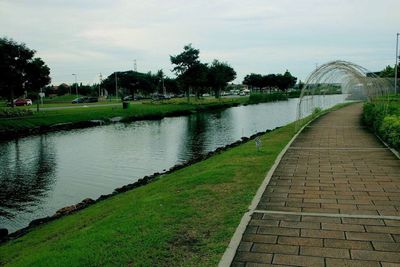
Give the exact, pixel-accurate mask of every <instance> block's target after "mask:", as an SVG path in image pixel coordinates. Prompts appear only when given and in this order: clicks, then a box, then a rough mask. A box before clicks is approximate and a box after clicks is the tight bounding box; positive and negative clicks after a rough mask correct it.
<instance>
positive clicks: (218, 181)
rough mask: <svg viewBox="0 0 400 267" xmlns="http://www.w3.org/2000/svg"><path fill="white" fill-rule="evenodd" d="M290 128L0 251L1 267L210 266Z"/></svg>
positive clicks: (38, 231)
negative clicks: (260, 144) (257, 147)
mask: <svg viewBox="0 0 400 267" xmlns="http://www.w3.org/2000/svg"><path fill="white" fill-rule="evenodd" d="M294 128H295V125H294V123H292V124H289V125H287V126H285V127H282V128H280V129H277V130H274V131H272V132H270V133H267V134H264V135H263V136H262V137H261V140H262V148H261V149H260V150H259V151H257V150H256V147H255V144H254V141H252V140H251V141H249V142H247V143H244V144H242V145H240V146H238V147H235V148H232V149H229V150H227V151H225V152H223V153H221V154H218V155H215V156H213V157H211V158H209V159H207V160H205V161H202V162H199V163H196V164H194V165H192V166H189V167H186V168H184V169H181V170H178V171H176V172H173V173H171V174H166V175H163V176H160V177H159V178H157V180H156V181H154V182H152V183H150V184H148V185H146V186H144V187H140V188H136V189H134V190H131V191H128V192H125V193H122V194H119V195H116V196H114V197H112V198H110V199H107V200H104V201H101V202H98V203H96V204H95V205H93V206H90V207H89V208H87V209H84V210H82V211H79V212H77V213H75V214H72V215H69V216H66V217H63V218H61V219H59V220H56V221H53V222H51V223H48V224H46V225H42V226H39V227H37V228H36V229H34V230H33V231H31V232H30V233H28V234H27V235H25V236H23V237H21V238H18V239H16V240H12V241H10V242H8V243H5V244H3V245H1V246H0V265H1V264H3V265H5V266H130V265H132V266H216V265H217V264H218V262H219V260H220V258H221V256H222V254H223V252H224V251H225V249H226V246H227V245H228V243H229V241H230V238H231V237H232V235H233V233H234V231H235V229H236V227H237V225H238V224H239V222H240V219H241V217H242V216H243V214H244V212H246V210H247V208H248V206H249V204H250V202H251V200H252V198H253V197H254V194H255V192H256V191H257V188H258V187H259V185H260V184H261V182H262V180H263V179H264V177H265V174H266V172H267V171H268V170H269V169H270V168H271V166H272V165H273V163H274V161H275V159H276V157H277V155H278V154H279V153H280V151H281V150H282V149H283V148H284V147H285V145H286V144H287V143H288V142H289V140H290V139H291V138H292V137H293V135H294V133H295V132H294Z"/></svg>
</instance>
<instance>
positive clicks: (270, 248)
mask: <svg viewBox="0 0 400 267" xmlns="http://www.w3.org/2000/svg"><path fill="white" fill-rule="evenodd" d="M252 251H255V252H264V253H280V254H295V255H297V254H298V253H299V246H292V245H279V244H262V243H255V244H254V245H253V248H252Z"/></svg>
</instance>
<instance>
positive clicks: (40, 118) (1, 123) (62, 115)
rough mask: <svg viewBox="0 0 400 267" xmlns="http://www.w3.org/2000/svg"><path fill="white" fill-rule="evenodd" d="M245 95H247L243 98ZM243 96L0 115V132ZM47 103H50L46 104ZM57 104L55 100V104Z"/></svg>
mask: <svg viewBox="0 0 400 267" xmlns="http://www.w3.org/2000/svg"><path fill="white" fill-rule="evenodd" d="M246 99H247V98H246ZM246 99H242V98H225V99H222V100H215V99H200V100H192V101H191V102H189V103H188V102H185V101H184V100H183V99H177V100H166V101H159V102H150V101H146V102H143V103H142V104H137V102H132V103H131V105H130V107H129V108H128V109H122V104H121V105H119V106H99V107H81V108H74V109H62V110H43V111H40V112H34V113H33V115H31V116H24V117H13V118H0V132H8V131H21V130H27V129H30V128H34V127H38V126H50V125H54V124H58V123H66V122H81V121H88V120H107V119H110V118H112V117H124V118H128V119H129V118H132V117H134V118H136V119H140V118H146V117H149V116H157V117H163V116H168V115H171V114H175V113H179V112H184V111H187V112H195V111H201V110H207V109H212V108H218V107H220V108H224V107H229V106H231V105H232V104H243V103H245V102H246ZM50 105H51V104H50ZM55 105H57V104H55Z"/></svg>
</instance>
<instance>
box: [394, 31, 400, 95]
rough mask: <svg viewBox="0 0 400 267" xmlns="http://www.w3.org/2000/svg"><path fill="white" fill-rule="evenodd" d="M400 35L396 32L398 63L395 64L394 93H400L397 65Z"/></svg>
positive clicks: (397, 58) (397, 56)
mask: <svg viewBox="0 0 400 267" xmlns="http://www.w3.org/2000/svg"><path fill="white" fill-rule="evenodd" d="M399 35H400V33H397V34H396V65H394V93H395V94H398V92H397V65H398V60H399Z"/></svg>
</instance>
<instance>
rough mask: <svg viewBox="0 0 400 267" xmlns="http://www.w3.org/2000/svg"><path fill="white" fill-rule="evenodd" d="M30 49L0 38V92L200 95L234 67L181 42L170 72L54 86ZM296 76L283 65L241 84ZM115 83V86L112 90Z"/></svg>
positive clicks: (265, 84)
mask: <svg viewBox="0 0 400 267" xmlns="http://www.w3.org/2000/svg"><path fill="white" fill-rule="evenodd" d="M35 53H36V51H35V50H32V49H30V48H28V47H27V46H26V45H25V44H23V43H17V42H15V41H13V40H11V39H7V38H0V73H1V74H0V75H1V78H0V97H3V98H7V99H8V100H9V101H10V102H11V103H12V101H11V100H12V99H14V98H16V97H19V96H22V95H24V94H25V95H26V94H28V95H29V96H31V97H33V98H36V97H37V94H38V93H39V92H40V91H41V90H44V91H45V92H46V94H49V93H56V94H58V95H63V94H68V93H71V91H72V92H74V91H75V88H74V87H75V86H77V87H78V91H79V94H81V95H94V96H95V95H99V94H100V92H101V90H100V88H101V89H106V90H107V92H108V94H109V95H115V94H116V93H117V94H118V95H119V96H124V95H128V94H129V95H132V96H134V95H135V94H143V95H146V96H148V95H151V94H153V93H159V94H165V92H167V93H168V94H185V95H186V96H187V97H190V96H191V95H195V96H197V97H200V96H201V95H202V94H204V93H212V94H213V95H215V97H217V98H218V97H220V95H221V91H222V90H225V89H226V87H227V85H228V83H230V82H232V81H233V80H235V78H236V71H235V70H234V68H233V67H232V66H230V65H229V64H228V63H227V62H222V61H219V60H217V59H214V60H213V61H212V62H211V63H205V62H202V61H201V60H200V50H199V49H196V48H194V47H193V46H192V45H191V44H188V45H185V46H184V47H183V51H182V52H181V53H179V54H177V55H171V56H170V61H171V64H172V65H173V69H172V72H173V73H174V74H175V77H172V78H171V77H167V76H166V75H165V74H164V72H163V71H162V70H159V71H157V72H156V73H152V72H148V73H141V72H137V71H132V70H128V71H118V72H114V73H111V74H110V75H109V76H108V77H106V78H105V79H104V80H103V81H101V83H99V84H94V85H82V84H73V85H72V86H68V85H66V84H61V85H59V86H57V87H55V86H48V85H49V84H50V81H51V79H50V68H49V67H48V66H47V65H46V64H45V63H44V61H43V60H42V59H41V58H38V57H35ZM296 80H297V78H296V77H294V76H292V75H291V74H290V72H289V71H286V72H285V73H284V74H267V75H261V74H254V73H252V74H249V75H247V76H246V77H245V78H244V80H243V84H245V85H248V86H249V87H250V88H252V89H265V88H267V89H269V90H273V89H279V90H286V89H287V88H290V87H293V86H294V85H295V83H296ZM116 88H118V90H117V92H116Z"/></svg>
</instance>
